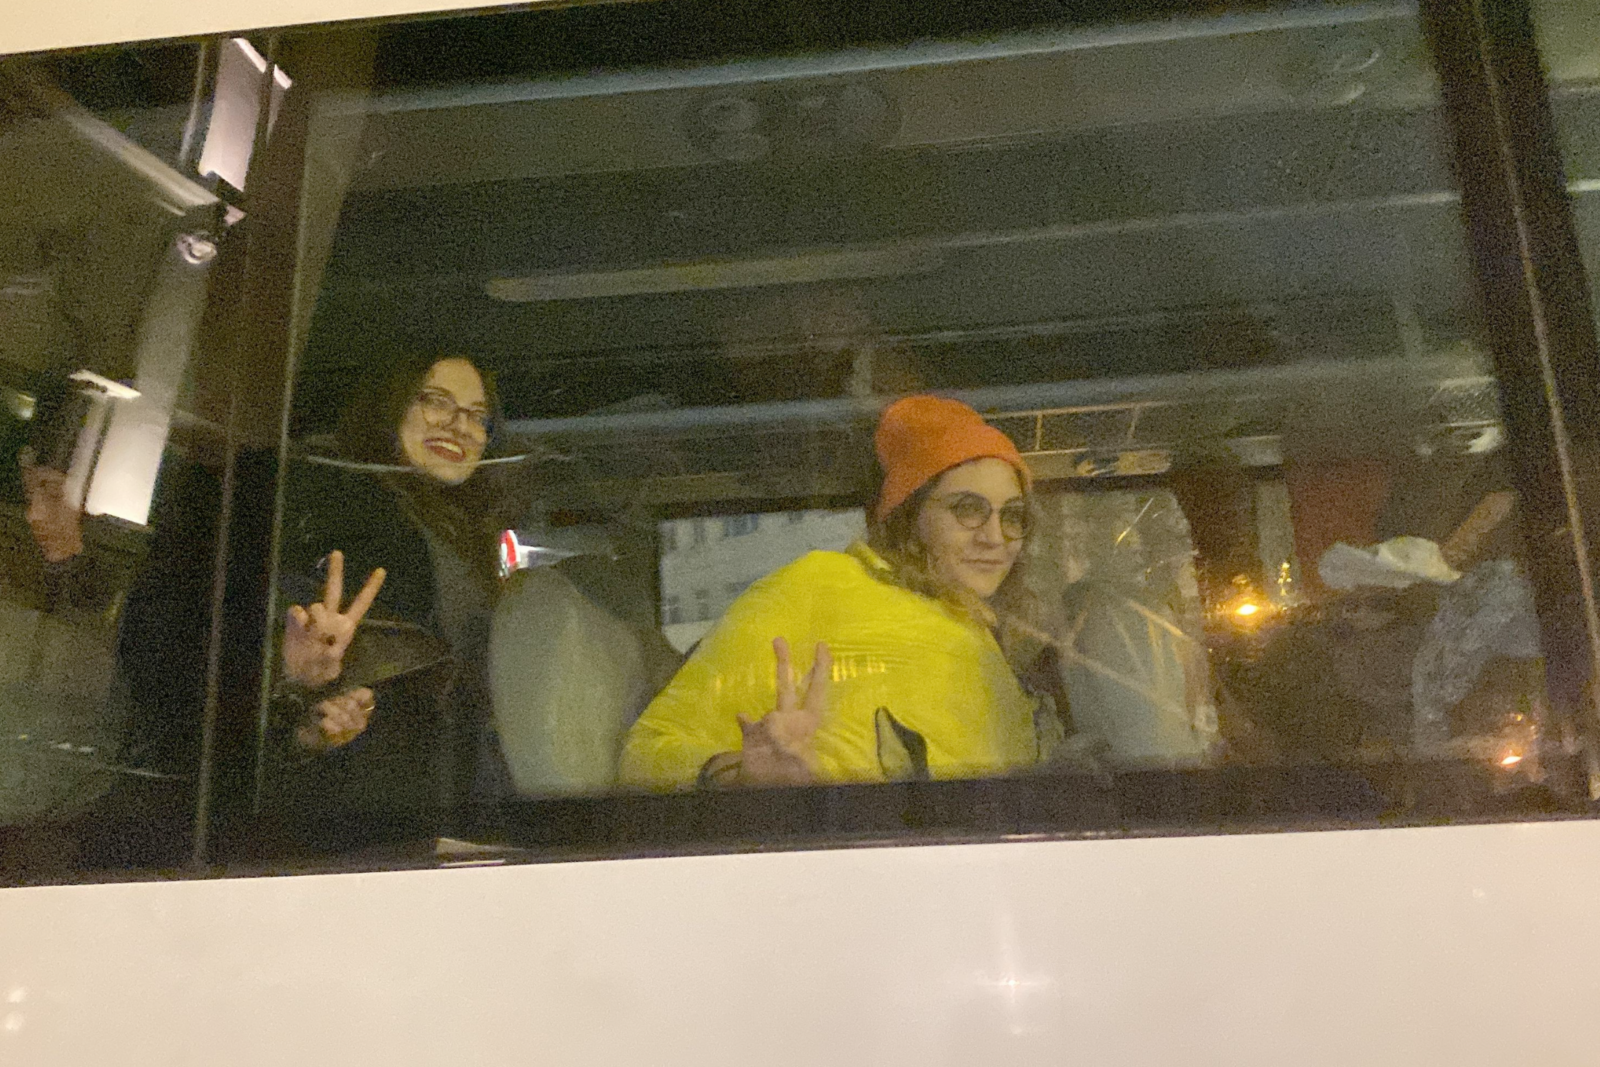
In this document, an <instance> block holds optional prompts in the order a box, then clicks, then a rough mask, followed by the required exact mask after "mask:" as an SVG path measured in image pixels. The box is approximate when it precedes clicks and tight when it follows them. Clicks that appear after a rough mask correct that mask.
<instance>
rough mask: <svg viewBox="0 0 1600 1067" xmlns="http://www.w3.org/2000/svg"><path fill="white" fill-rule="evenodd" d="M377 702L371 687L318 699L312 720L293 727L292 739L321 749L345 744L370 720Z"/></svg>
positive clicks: (312, 748)
mask: <svg viewBox="0 0 1600 1067" xmlns="http://www.w3.org/2000/svg"><path fill="white" fill-rule="evenodd" d="M375 707H377V702H376V700H375V698H374V697H373V695H372V690H370V689H366V688H361V689H352V690H350V691H349V692H348V693H341V694H339V695H338V696H336V697H329V698H328V699H327V700H324V701H321V702H319V703H318V704H317V706H316V707H315V708H314V709H312V714H313V715H314V716H315V717H314V718H313V719H312V721H310V722H306V723H302V724H301V725H300V726H299V728H298V729H296V730H295V740H296V741H298V742H299V743H300V747H301V748H304V749H306V750H307V751H310V752H324V751H326V750H328V749H330V748H338V747H339V746H340V745H348V744H349V743H350V742H352V741H354V740H355V739H356V738H357V737H359V736H360V735H361V731H362V730H365V729H366V728H367V723H368V722H370V721H371V720H372V711H373V709H374V708H375Z"/></svg>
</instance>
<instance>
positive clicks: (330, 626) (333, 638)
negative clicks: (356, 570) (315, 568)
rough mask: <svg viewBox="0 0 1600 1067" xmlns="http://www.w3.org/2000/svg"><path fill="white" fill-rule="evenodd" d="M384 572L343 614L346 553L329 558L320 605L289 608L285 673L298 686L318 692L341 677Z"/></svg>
mask: <svg viewBox="0 0 1600 1067" xmlns="http://www.w3.org/2000/svg"><path fill="white" fill-rule="evenodd" d="M383 579H384V570H383V568H382V567H379V568H378V569H377V570H375V571H373V572H372V573H371V574H370V575H369V576H368V577H367V582H366V584H365V585H363V586H362V587H361V592H359V593H357V594H356V597H355V599H354V600H352V601H350V606H349V607H348V608H345V609H344V610H342V611H341V610H340V604H341V603H342V601H343V599H344V553H343V552H340V551H338V550H337V549H335V550H334V551H333V552H331V553H329V554H328V580H327V583H326V584H325V585H324V586H323V589H322V599H321V600H320V601H317V602H314V603H311V604H308V605H306V606H305V607H301V606H300V605H299V604H295V605H292V606H291V607H290V608H289V613H288V619H287V620H286V621H285V624H284V630H283V669H284V673H286V674H287V675H288V676H289V679H290V680H291V681H293V682H294V683H295V684H297V685H302V686H305V687H306V688H308V689H315V688H317V687H320V686H324V685H328V684H329V683H331V682H333V681H334V680H335V679H337V678H338V677H339V672H340V671H341V670H342V669H343V666H344V653H345V650H346V649H348V648H349V647H350V641H351V640H352V639H353V638H354V637H355V634H356V627H357V626H359V625H360V624H361V619H362V617H363V616H365V615H366V613H367V609H368V608H370V607H372V602H373V601H374V600H375V599H377V596H378V590H379V589H382V588H383Z"/></svg>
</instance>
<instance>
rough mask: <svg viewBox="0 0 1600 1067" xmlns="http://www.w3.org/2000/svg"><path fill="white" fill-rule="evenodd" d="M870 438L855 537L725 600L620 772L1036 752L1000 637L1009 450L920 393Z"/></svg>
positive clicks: (955, 405)
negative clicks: (858, 538)
mask: <svg viewBox="0 0 1600 1067" xmlns="http://www.w3.org/2000/svg"><path fill="white" fill-rule="evenodd" d="M875 444H876V451H877V455H878V460H879V464H880V466H881V467H882V469H883V474H884V479H883V485H882V489H881V490H880V492H879V496H878V500H877V502H876V504H875V506H874V508H873V511H872V514H871V516H870V518H869V522H868V537H867V543H865V544H862V543H859V542H858V543H857V544H855V545H852V546H851V548H850V549H849V551H847V552H812V553H809V554H808V555H806V556H804V557H802V558H801V559H799V560H796V561H795V562H794V563H791V564H789V565H788V566H786V567H783V568H781V569H779V570H777V571H774V572H773V573H772V574H770V575H768V576H767V577H765V578H763V579H762V580H761V581H759V582H757V583H755V584H754V585H752V586H751V587H750V588H749V589H748V590H747V591H746V592H745V593H744V595H742V596H741V597H740V598H739V599H738V600H737V601H735V602H734V604H733V605H732V606H731V607H729V608H728V611H727V613H726V614H725V615H724V616H723V618H722V619H721V621H720V622H718V624H717V626H716V628H715V629H714V630H712V631H711V633H710V634H708V635H707V636H706V638H705V639H704V640H703V641H702V642H701V643H700V646H699V647H698V648H697V649H696V650H695V653H694V655H693V656H691V657H690V659H689V661H688V662H687V663H686V664H684V666H683V668H682V669H681V670H680V671H679V672H678V674H677V675H676V676H675V677H674V678H673V680H672V681H671V682H670V683H669V684H668V686H667V688H666V689H665V690H663V691H662V693H661V694H660V695H659V696H657V697H656V699H655V700H654V701H652V702H651V704H650V706H649V707H648V708H646V709H645V712H644V714H643V715H642V716H641V717H640V718H639V721H638V722H637V723H635V724H634V726H633V728H632V729H631V730H630V731H629V733H628V736H627V740H626V742H625V744H624V747H623V753H622V761H621V766H620V773H619V778H620V780H621V782H622V783H623V784H624V785H633V786H642V787H645V788H651V789H677V788H686V787H691V786H694V785H696V784H700V785H781V784H803V783H806V782H813V781H822V782H842V781H882V780H885V779H891V778H912V777H933V778H957V777H977V776H984V775H992V774H1000V773H1004V772H1006V771H1008V770H1011V769H1013V768H1017V767H1020V766H1025V765H1027V764H1031V763H1034V762H1035V761H1037V760H1038V759H1039V758H1040V752H1039V747H1040V742H1039V740H1038V737H1039V735H1040V732H1039V731H1038V730H1037V729H1036V727H1035V721H1034V719H1035V713H1036V712H1037V710H1038V702H1037V701H1036V700H1035V699H1033V698H1032V697H1030V696H1029V695H1028V694H1027V693H1026V692H1025V691H1024V690H1023V688H1022V686H1021V684H1020V683H1019V682H1018V680H1017V677H1016V675H1015V674H1014V673H1013V671H1012V669H1011V666H1010V664H1009V663H1008V662H1007V660H1006V657H1005V655H1004V654H1003V653H1002V651H1001V648H1000V644H999V642H998V641H997V640H996V637H995V633H994V627H995V625H996V617H997V616H996V609H1000V611H1001V612H1002V613H1005V611H1006V610H1007V606H1008V603H1009V602H1012V601H1016V600H1018V599H1019V598H1020V597H1021V596H1023V595H1024V594H1023V591H1022V589H1021V577H1020V574H1019V573H1018V571H1017V568H1016V563H1017V557H1018V555H1019V554H1020V553H1021V551H1022V548H1023V543H1024V539H1025V538H1026V537H1027V534H1028V528H1029V502H1028V496H1027V493H1028V488H1029V476H1028V470H1027V467H1026V466H1025V465H1024V464H1023V462H1022V457H1021V455H1020V454H1018V452H1017V449H1016V446H1015V445H1013V444H1012V443H1011V440H1010V439H1009V438H1008V437H1006V436H1005V435H1004V434H1003V433H1001V432H1000V431H999V430H997V429H995V428H994V427H992V426H990V425H988V424H987V423H986V422H984V421H983V418H982V417H981V416H979V415H978V413H977V412H975V411H973V410H972V409H971V408H969V407H967V406H966V405H965V404H962V403H959V402H958V401H955V400H947V399H941V398H938V397H932V396H915V397H908V398H906V399H904V400H900V401H898V402H896V403H895V404H893V405H891V406H890V407H889V408H888V409H887V410H885V412H884V413H883V416H882V419H881V421H880V422H879V425H878V431H877V434H876V438H875ZM791 648H793V649H795V650H797V652H798V656H799V657H800V658H802V659H804V658H805V656H806V653H808V652H809V653H810V657H809V658H810V662H800V663H798V664H793V665H791V652H790V650H791ZM769 649H770V651H769ZM774 657H775V658H776V668H777V669H776V672H774V669H773V667H774ZM794 668H798V670H799V671H802V672H804V678H803V679H802V680H801V681H800V683H799V684H798V685H797V684H796V681H795V670H794Z"/></svg>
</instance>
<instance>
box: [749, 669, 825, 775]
mask: <svg viewBox="0 0 1600 1067" xmlns="http://www.w3.org/2000/svg"><path fill="white" fill-rule="evenodd" d="M772 651H773V652H774V653H775V654H776V656H777V661H778V662H777V672H778V673H777V683H778V698H777V702H776V705H775V706H774V707H773V709H772V710H771V711H770V712H768V713H767V714H766V715H764V716H762V717H761V718H760V719H759V720H757V721H755V722H751V721H750V720H748V719H746V718H745V717H744V716H743V715H741V716H739V729H740V732H741V733H742V734H743V738H744V747H743V751H742V753H741V755H740V757H739V780H740V781H742V782H744V783H746V784H765V785H802V784H804V783H806V782H809V781H810V780H811V777H812V775H811V758H810V757H811V737H812V735H813V734H815V733H816V732H817V727H819V726H821V725H822V716H823V712H825V711H826V710H827V707H828V686H829V683H830V682H831V680H832V678H833V654H832V653H831V652H829V651H828V646H827V644H826V643H824V642H822V641H818V642H817V649H816V658H815V659H814V660H813V661H812V663H811V669H810V670H809V671H807V672H806V677H805V694H804V695H801V694H800V692H799V691H798V690H797V689H796V687H795V680H794V674H793V672H792V668H791V666H790V657H789V642H788V641H785V640H784V639H783V638H781V637H779V638H777V639H775V640H774V641H773V642H772Z"/></svg>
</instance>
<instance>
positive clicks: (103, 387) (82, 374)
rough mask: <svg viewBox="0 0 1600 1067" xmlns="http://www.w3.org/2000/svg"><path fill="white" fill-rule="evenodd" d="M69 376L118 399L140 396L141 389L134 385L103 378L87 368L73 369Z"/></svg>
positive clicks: (130, 398) (132, 398)
mask: <svg viewBox="0 0 1600 1067" xmlns="http://www.w3.org/2000/svg"><path fill="white" fill-rule="evenodd" d="M67 377H68V378H70V379H71V380H72V381H75V382H82V383H83V384H85V385H91V386H93V387H94V388H96V389H98V390H99V391H100V392H102V393H104V394H105V395H106V396H109V397H112V398H113V399H116V400H134V399H137V397H138V396H139V390H137V389H135V388H133V387H132V386H128V385H123V384H122V383H121V382H114V381H112V380H111V379H110V378H102V377H101V376H100V375H98V374H96V373H95V372H94V371H92V370H89V369H87V368H85V369H84V370H76V371H73V372H72V373H71V374H69V375H67Z"/></svg>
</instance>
